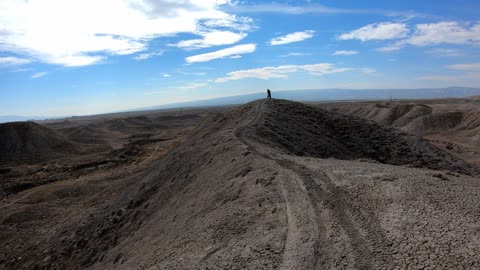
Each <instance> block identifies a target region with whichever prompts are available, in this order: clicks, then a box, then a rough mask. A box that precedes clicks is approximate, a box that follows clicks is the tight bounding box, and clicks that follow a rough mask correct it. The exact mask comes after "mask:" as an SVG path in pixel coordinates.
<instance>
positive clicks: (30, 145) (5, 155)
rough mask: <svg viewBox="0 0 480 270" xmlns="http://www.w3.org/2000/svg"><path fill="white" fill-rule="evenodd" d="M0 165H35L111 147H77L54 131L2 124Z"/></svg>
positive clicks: (0, 127) (45, 128) (80, 145)
mask: <svg viewBox="0 0 480 270" xmlns="http://www.w3.org/2000/svg"><path fill="white" fill-rule="evenodd" d="M0 138H2V139H1V140H0V164H3V165H4V164H24V163H27V164H33V163H39V162H43V161H47V160H51V159H57V158H64V157H69V156H74V155H78V154H80V153H86V152H95V151H105V150H108V147H107V148H106V147H103V146H86V145H82V144H78V143H74V142H72V141H70V140H68V139H67V138H65V137H64V136H63V135H61V134H59V133H57V132H55V131H54V130H52V129H49V128H47V127H44V126H42V125H39V124H37V123H34V122H12V123H5V124H0Z"/></svg>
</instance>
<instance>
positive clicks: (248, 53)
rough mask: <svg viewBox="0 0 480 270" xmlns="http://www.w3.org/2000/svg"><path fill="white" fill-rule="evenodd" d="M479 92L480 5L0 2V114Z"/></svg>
mask: <svg viewBox="0 0 480 270" xmlns="http://www.w3.org/2000/svg"><path fill="white" fill-rule="evenodd" d="M448 86H465V87H479V86H480V2H479V1H478V0H456V1H449V0H448V1H447V0H423V1H418V0H391V1H385V0H371V1H369V0H363V1H358V0H345V1H338V0H325V1H313V0H311V1H301V0H299V1H233V0H230V1H229V0H198V1H195V0H102V1H96V0H81V1H80V0H77V1H73V0H28V1H27V0H16V1H15V0H1V1H0V115H20V116H70V115H86V114H97V113H106V112H114V111H124V110H129V109H135V108H141V107H148V106H154V105H161V104H168V103H175V102H183V101H191V100H199V99H208V98H215V97H223V96H232V95H241V94H249V93H256V92H261V91H265V89H266V88H269V89H271V90H273V93H274V91H278V90H297V89H328V88H348V89H377V88H435V87H448Z"/></svg>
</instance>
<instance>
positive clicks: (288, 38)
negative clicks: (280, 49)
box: [269, 30, 315, 46]
mask: <svg viewBox="0 0 480 270" xmlns="http://www.w3.org/2000/svg"><path fill="white" fill-rule="evenodd" d="M314 34H315V31H313V30H305V31H301V32H295V33H291V34H288V35H285V36H281V37H276V38H273V39H271V40H270V42H269V44H270V45H272V46H276V45H283V44H289V43H293V42H299V41H303V40H305V39H309V38H312V37H313V35H314Z"/></svg>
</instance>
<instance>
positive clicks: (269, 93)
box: [267, 89, 272, 99]
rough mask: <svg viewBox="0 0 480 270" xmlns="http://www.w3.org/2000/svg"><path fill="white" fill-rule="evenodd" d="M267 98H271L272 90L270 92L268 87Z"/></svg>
mask: <svg viewBox="0 0 480 270" xmlns="http://www.w3.org/2000/svg"><path fill="white" fill-rule="evenodd" d="M267 98H268V99H270V98H272V92H270V89H267Z"/></svg>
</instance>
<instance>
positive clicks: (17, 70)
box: [10, 68, 33, 72]
mask: <svg viewBox="0 0 480 270" xmlns="http://www.w3.org/2000/svg"><path fill="white" fill-rule="evenodd" d="M31 70H33V68H19V69H14V70H11V71H10V72H25V71H31Z"/></svg>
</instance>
